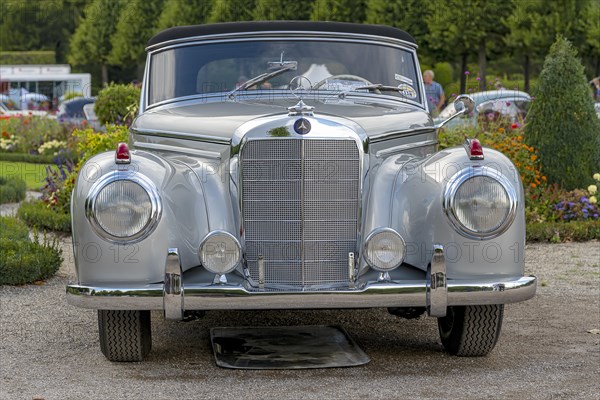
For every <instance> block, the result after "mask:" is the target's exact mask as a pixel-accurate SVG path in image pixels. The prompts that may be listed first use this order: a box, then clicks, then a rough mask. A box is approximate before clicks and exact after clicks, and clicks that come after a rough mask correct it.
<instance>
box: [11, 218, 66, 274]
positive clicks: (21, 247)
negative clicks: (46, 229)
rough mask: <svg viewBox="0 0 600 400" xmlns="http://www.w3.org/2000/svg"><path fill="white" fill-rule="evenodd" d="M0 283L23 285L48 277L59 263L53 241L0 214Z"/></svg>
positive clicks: (60, 252) (16, 220) (57, 267)
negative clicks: (30, 235) (30, 231)
mask: <svg viewBox="0 0 600 400" xmlns="http://www.w3.org/2000/svg"><path fill="white" fill-rule="evenodd" d="M0 229H1V232H2V236H1V237H0V285H24V284H26V283H31V282H35V281H39V280H43V279H48V278H50V277H52V276H53V275H54V274H55V273H56V271H58V269H59V268H60V265H61V263H62V251H61V250H60V248H59V246H58V243H57V241H56V240H54V241H52V242H49V241H47V240H45V238H44V240H42V242H41V243H40V241H39V238H38V235H37V234H36V233H34V238H33V241H32V240H30V239H29V230H28V229H27V226H25V224H23V222H21V221H19V220H18V219H17V218H15V217H0Z"/></svg>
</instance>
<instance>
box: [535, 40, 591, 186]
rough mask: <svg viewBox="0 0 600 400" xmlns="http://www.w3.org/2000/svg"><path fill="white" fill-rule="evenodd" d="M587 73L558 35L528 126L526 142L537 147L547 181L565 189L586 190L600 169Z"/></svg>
mask: <svg viewBox="0 0 600 400" xmlns="http://www.w3.org/2000/svg"><path fill="white" fill-rule="evenodd" d="M583 71H584V68H583V65H582V64H581V62H580V60H579V59H578V58H577V51H576V50H575V49H574V48H573V46H572V45H571V43H570V42H569V41H568V40H567V39H565V38H564V37H562V36H558V38H557V40H556V42H555V43H554V44H553V45H552V47H551V48H550V52H549V54H548V56H547V57H546V60H545V62H544V68H543V70H542V73H541V74H540V77H539V79H538V83H537V85H536V88H535V91H534V95H535V101H534V102H533V104H532V106H531V110H530V111H529V114H528V115H527V121H528V122H527V125H526V127H525V139H526V141H527V143H528V144H529V145H531V146H533V147H535V148H536V149H538V152H539V155H540V159H541V161H542V165H543V172H544V174H545V175H546V176H547V177H548V181H549V183H558V184H559V185H561V186H562V187H563V188H564V189H567V190H570V189H575V188H577V187H584V186H585V185H586V182H588V181H589V179H590V177H591V176H592V175H593V174H594V173H595V172H597V168H598V165H600V134H599V133H600V120H599V119H598V118H597V117H596V113H595V112H594V106H593V102H592V98H591V96H590V92H589V88H588V83H587V79H586V77H585V74H584V72H583ZM573 145H575V146H576V148H573Z"/></svg>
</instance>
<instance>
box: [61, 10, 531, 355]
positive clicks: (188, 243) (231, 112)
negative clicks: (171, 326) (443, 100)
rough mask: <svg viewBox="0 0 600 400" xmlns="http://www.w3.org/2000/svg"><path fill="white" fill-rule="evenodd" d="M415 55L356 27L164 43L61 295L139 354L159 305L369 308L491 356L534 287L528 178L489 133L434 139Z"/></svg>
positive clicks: (100, 184) (193, 33)
mask: <svg viewBox="0 0 600 400" xmlns="http://www.w3.org/2000/svg"><path fill="white" fill-rule="evenodd" d="M416 51H417V45H416V43H415V40H414V39H413V38H412V37H411V36H410V35H409V34H408V33H406V32H404V31H401V30H399V29H396V28H391V27H386V26H377V25H362V24H347V23H326V22H297V21H285V22H246V23H226V24H214V25H210V24H207V25H199V26H187V27H178V28H173V29H168V30H166V31H163V32H161V33H159V34H157V35H156V36H155V37H154V38H152V39H151V40H150V41H149V43H148V57H147V64H146V69H145V75H144V84H143V89H142V98H141V103H140V112H139V115H138V117H137V118H136V119H135V121H134V122H133V124H132V126H131V136H130V137H131V142H130V145H131V146H132V149H130V148H129V147H128V145H127V144H126V143H121V144H119V146H118V147H117V149H115V151H111V152H106V153H102V154H100V155H97V156H95V157H93V158H92V159H90V160H89V161H88V162H87V163H86V164H85V165H84V166H83V167H82V168H81V171H82V172H81V173H80V175H79V177H78V179H77V181H76V187H75V189H74V192H73V201H72V219H73V221H72V224H73V243H74V251H75V263H76V271H77V279H76V280H75V281H74V282H71V283H69V285H68V286H67V299H68V302H69V303H70V304H73V305H76V306H80V307H85V308H91V309H96V310H98V323H99V325H98V326H99V337H100V349H101V350H102V352H103V354H104V355H105V356H106V357H107V358H108V359H109V360H112V361H138V360H141V359H143V358H144V357H145V356H146V355H147V354H148V352H149V351H150V348H151V324H150V310H160V311H162V312H164V316H165V318H166V319H171V320H182V319H184V318H186V316H188V315H193V314H194V313H196V312H199V311H204V310H232V309H234V310H255V309H331V308H371V307H387V308H388V310H389V311H390V312H391V313H393V314H395V315H398V316H402V317H405V318H415V317H418V316H420V315H422V314H424V313H427V314H428V315H429V316H431V317H435V318H437V321H438V327H439V333H440V339H441V342H442V344H443V347H444V349H445V350H446V351H448V352H449V353H451V354H456V355H462V356H481V355H485V354H487V353H488V352H490V351H491V350H492V349H493V347H494V346H495V344H496V341H497V340H498V337H499V334H500V328H501V325H502V319H503V310H504V308H503V307H504V304H506V303H513V302H518V301H523V300H527V299H529V298H531V297H533V296H534V294H535V291H536V278H535V277H532V276H526V275H525V274H524V259H523V252H524V246H525V216H524V207H523V202H524V194H523V187H522V184H521V181H520V178H519V175H518V174H515V173H514V167H513V164H512V163H511V161H510V160H509V159H508V158H507V157H505V156H504V155H502V154H501V153H499V152H498V151H495V150H492V149H488V148H485V149H484V148H482V147H481V145H480V144H479V142H478V141H477V140H476V139H473V140H468V141H467V142H466V143H465V145H464V146H461V147H455V148H448V149H445V150H444V151H440V152H438V151H437V128H438V127H439V126H437V125H435V124H434V122H433V120H432V119H431V117H430V116H429V114H428V112H427V103H426V101H425V91H424V86H423V82H422V78H421V73H420V68H419V61H418V59H417V52H416ZM487 100H491V99H487ZM513 100H515V99H513ZM480 103H481V102H480ZM473 106H474V103H473V101H472V100H471V99H470V98H469V97H468V96H461V97H459V98H458V99H457V100H456V102H455V103H454V109H455V110H456V112H455V113H454V115H453V117H460V116H461V115H462V114H463V113H468V112H470V111H471V110H472V109H473ZM444 122H446V121H444ZM90 329H95V328H92V327H90ZM183 345H185V343H183Z"/></svg>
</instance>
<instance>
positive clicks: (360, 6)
mask: <svg viewBox="0 0 600 400" xmlns="http://www.w3.org/2000/svg"><path fill="white" fill-rule="evenodd" d="M366 8H367V0H317V1H316V2H315V4H314V6H313V9H312V12H311V15H310V19H311V20H313V21H339V22H357V23H361V22H364V21H365V18H366V14H365V12H366Z"/></svg>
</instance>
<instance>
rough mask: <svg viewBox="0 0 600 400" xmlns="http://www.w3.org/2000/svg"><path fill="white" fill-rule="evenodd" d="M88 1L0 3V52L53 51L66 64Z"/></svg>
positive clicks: (55, 0)
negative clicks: (72, 41)
mask: <svg viewBox="0 0 600 400" xmlns="http://www.w3.org/2000/svg"><path fill="white" fill-rule="evenodd" d="M83 4H85V1H84V0H53V1H29V0H11V1H4V2H1V3H0V49H2V50H9V51H10V50H17V51H27V50H52V51H54V52H55V53H56V59H57V61H58V62H64V60H65V55H66V53H67V51H68V42H69V36H71V34H72V33H73V32H74V31H75V28H76V26H77V23H78V22H79V17H80V13H81V10H83Z"/></svg>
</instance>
